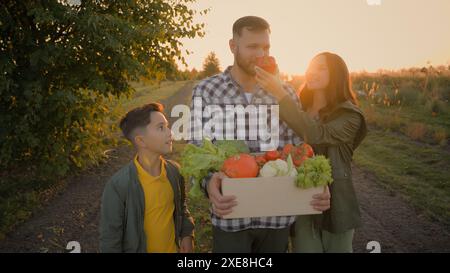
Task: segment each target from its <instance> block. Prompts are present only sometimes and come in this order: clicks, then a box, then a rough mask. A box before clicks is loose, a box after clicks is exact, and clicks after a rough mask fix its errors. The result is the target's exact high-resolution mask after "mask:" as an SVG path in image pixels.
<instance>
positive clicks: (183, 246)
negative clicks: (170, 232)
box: [180, 236, 194, 253]
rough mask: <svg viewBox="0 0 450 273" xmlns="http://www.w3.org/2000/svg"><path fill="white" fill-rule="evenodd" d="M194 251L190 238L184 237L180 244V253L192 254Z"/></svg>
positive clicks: (192, 241)
mask: <svg viewBox="0 0 450 273" xmlns="http://www.w3.org/2000/svg"><path fill="white" fill-rule="evenodd" d="M193 251H194V240H192V237H191V236H187V237H184V238H183V239H182V240H181V242H180V253H192V252H193Z"/></svg>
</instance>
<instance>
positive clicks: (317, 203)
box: [311, 186, 331, 211]
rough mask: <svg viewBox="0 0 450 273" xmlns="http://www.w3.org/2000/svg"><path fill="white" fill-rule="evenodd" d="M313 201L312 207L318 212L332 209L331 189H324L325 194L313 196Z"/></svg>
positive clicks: (326, 187)
mask: <svg viewBox="0 0 450 273" xmlns="http://www.w3.org/2000/svg"><path fill="white" fill-rule="evenodd" d="M313 199H314V200H313V201H311V205H312V206H313V208H314V209H315V210H318V211H326V210H328V209H329V208H330V199H331V194H330V189H329V188H328V186H325V187H324V190H323V193H319V194H315V195H313Z"/></svg>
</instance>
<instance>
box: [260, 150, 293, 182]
mask: <svg viewBox="0 0 450 273" xmlns="http://www.w3.org/2000/svg"><path fill="white" fill-rule="evenodd" d="M259 175H260V176H261V177H275V176H292V177H296V176H297V170H296V169H295V166H294V164H293V162H292V158H291V156H290V155H289V156H288V159H287V162H286V161H284V160H282V159H277V160H272V161H269V162H267V163H266V164H264V166H263V167H262V169H261V170H260V172H259Z"/></svg>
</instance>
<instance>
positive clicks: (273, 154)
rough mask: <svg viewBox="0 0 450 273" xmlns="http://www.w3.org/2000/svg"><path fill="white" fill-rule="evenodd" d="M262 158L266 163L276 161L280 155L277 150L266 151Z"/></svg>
mask: <svg viewBox="0 0 450 273" xmlns="http://www.w3.org/2000/svg"><path fill="white" fill-rule="evenodd" d="M264 158H265V159H266V161H272V160H277V159H279V158H281V153H280V152H279V151H277V150H274V151H267V152H266V153H265V154H264Z"/></svg>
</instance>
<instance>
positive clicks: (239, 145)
mask: <svg viewBox="0 0 450 273" xmlns="http://www.w3.org/2000/svg"><path fill="white" fill-rule="evenodd" d="M248 152H249V150H248V147H247V145H246V144H245V142H244V141H237V140H218V141H216V145H214V144H213V143H212V142H211V140H209V139H206V138H205V139H203V143H202V145H201V146H200V147H198V146H195V145H193V144H187V145H186V147H185V148H184V150H183V152H182V154H181V158H180V164H181V169H180V172H181V174H182V175H183V176H184V177H186V178H187V179H189V178H192V183H193V184H192V188H191V190H190V192H189V195H191V196H199V195H201V194H202V192H201V190H200V181H202V179H203V178H205V177H206V176H207V175H208V172H210V171H212V172H216V171H219V170H220V169H221V168H222V165H223V162H224V161H225V159H227V158H228V157H230V156H233V155H236V154H239V153H248Z"/></svg>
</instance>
